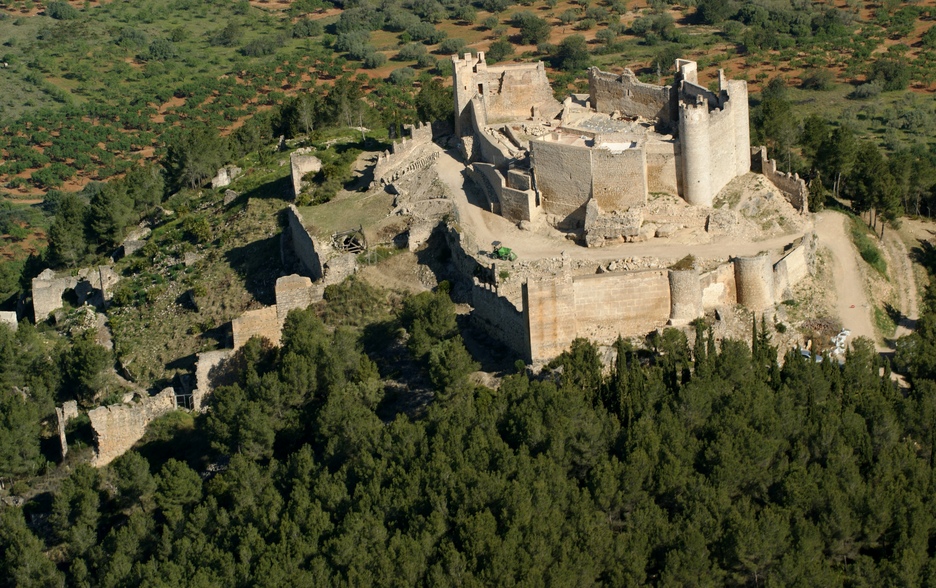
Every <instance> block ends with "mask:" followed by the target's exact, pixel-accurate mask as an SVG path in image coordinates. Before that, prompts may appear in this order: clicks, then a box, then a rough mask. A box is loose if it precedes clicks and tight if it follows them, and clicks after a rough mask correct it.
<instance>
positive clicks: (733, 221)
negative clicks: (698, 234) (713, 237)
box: [705, 208, 738, 233]
mask: <svg viewBox="0 0 936 588" xmlns="http://www.w3.org/2000/svg"><path fill="white" fill-rule="evenodd" d="M737 225H738V213H736V212H735V211H733V210H729V209H727V208H716V209H715V210H713V211H712V213H711V214H710V215H709V216H708V219H706V221H705V230H706V231H707V232H709V233H727V232H729V231H731V230H732V229H733V228H734V227H736V226H737Z"/></svg>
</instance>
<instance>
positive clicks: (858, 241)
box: [851, 218, 887, 278]
mask: <svg viewBox="0 0 936 588" xmlns="http://www.w3.org/2000/svg"><path fill="white" fill-rule="evenodd" d="M851 235H852V240H853V241H854V242H855V247H857V248H858V252H859V253H860V254H861V259H863V260H865V261H866V262H867V263H868V265H870V266H871V267H873V268H874V269H876V270H877V271H878V272H879V273H880V274H881V275H882V276H884V277H885V278H886V277H887V262H886V261H884V257H883V256H882V255H881V250H880V249H878V246H877V244H876V243H875V242H874V241H873V240H872V239H871V237H870V235H868V230H867V229H866V228H865V226H864V223H863V222H862V221H861V220H860V219H858V218H852V228H851Z"/></svg>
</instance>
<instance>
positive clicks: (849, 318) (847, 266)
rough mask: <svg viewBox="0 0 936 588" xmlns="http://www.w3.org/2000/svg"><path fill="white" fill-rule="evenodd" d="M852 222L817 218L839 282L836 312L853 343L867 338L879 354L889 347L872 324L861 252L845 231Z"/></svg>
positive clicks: (833, 215) (831, 215)
mask: <svg viewBox="0 0 936 588" xmlns="http://www.w3.org/2000/svg"><path fill="white" fill-rule="evenodd" d="M847 220H848V217H846V216H845V215H844V214H842V213H840V212H835V211H833V210H825V211H823V212H821V213H819V214H818V215H816V235H817V236H818V237H819V246H820V247H825V248H827V249H828V250H829V251H830V252H831V253H832V260H831V265H832V279H833V281H834V282H835V283H834V286H835V312H836V314H837V315H838V317H839V319H840V320H841V321H842V325H843V326H844V327H845V328H846V329H848V330H850V331H851V336H850V337H849V338H848V342H849V343H850V342H851V341H852V340H853V339H854V338H855V337H867V338H869V339H871V340H872V341H874V342H875V345H876V346H877V348H878V350H880V351H885V350H887V347H884V346H882V345H880V343H879V342H878V337H877V333H876V332H875V330H874V323H873V322H872V321H871V307H870V306H869V304H868V296H867V294H866V293H865V287H864V281H863V280H862V279H861V270H860V268H859V267H858V263H859V262H858V259H859V257H858V250H857V249H856V248H855V245H854V244H853V243H852V240H851V238H850V237H849V235H848V231H847V230H846V228H845V223H846V221H847Z"/></svg>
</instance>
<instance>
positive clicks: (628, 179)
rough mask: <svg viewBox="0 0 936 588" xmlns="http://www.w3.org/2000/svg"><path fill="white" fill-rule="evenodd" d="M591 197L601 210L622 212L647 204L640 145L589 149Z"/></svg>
mask: <svg viewBox="0 0 936 588" xmlns="http://www.w3.org/2000/svg"><path fill="white" fill-rule="evenodd" d="M591 179H592V194H591V196H592V198H593V199H594V200H596V201H597V202H598V206H599V208H601V210H603V211H606V212H610V211H621V212H623V211H625V210H627V209H629V208H631V207H632V206H642V205H644V204H646V203H647V158H646V153H645V152H644V150H643V148H642V146H640V147H635V148H633V149H625V150H623V151H619V152H615V151H609V150H607V149H592V150H591Z"/></svg>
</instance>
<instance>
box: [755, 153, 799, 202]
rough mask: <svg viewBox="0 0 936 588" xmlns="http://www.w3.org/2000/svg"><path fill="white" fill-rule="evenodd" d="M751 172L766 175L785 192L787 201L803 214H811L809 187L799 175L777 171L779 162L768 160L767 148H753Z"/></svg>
mask: <svg viewBox="0 0 936 588" xmlns="http://www.w3.org/2000/svg"><path fill="white" fill-rule="evenodd" d="M751 171H755V172H758V173H761V174H764V177H766V178H767V179H768V180H770V181H771V183H773V185H774V186H776V187H777V188H779V189H780V191H781V192H783V195H784V196H786V199H787V201H788V202H789V203H790V204H791V205H792V206H793V208H795V209H796V210H798V211H800V212H802V213H803V214H805V213H807V212H809V187H808V186H807V185H806V180H804V179H803V178H801V177H799V174H788V173H785V172H780V171H777V161H776V160H774V159H768V158H767V147H764V146H763V145H762V146H760V147H751Z"/></svg>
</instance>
